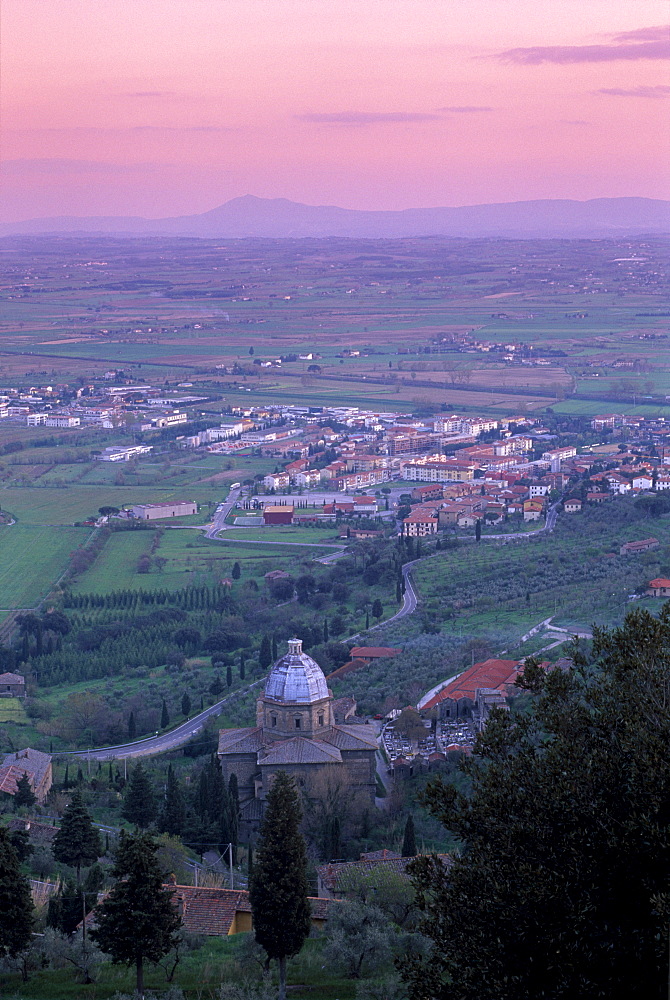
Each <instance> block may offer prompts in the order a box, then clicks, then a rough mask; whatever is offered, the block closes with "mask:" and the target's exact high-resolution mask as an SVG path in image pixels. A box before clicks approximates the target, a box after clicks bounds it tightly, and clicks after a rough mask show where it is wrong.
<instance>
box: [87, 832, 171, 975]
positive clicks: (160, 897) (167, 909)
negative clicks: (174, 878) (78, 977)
mask: <svg viewBox="0 0 670 1000" xmlns="http://www.w3.org/2000/svg"><path fill="white" fill-rule="evenodd" d="M156 852H157V845H156V843H155V842H154V841H153V840H152V838H151V837H150V836H149V834H147V833H138V834H136V835H134V836H128V835H127V834H125V833H123V832H122V834H121V840H120V842H119V848H118V851H117V853H116V860H115V864H114V868H113V870H112V874H113V876H114V878H115V879H116V880H117V881H116V883H115V885H114V887H113V889H112V890H111V892H110V893H109V895H108V896H107V897H106V898H105V899H104V900H103V901H102V903H100V904H99V905H98V906H97V907H96V908H95V911H94V912H95V921H96V927H95V929H94V930H93V931H91V937H92V938H93V940H94V941H95V942H96V943H97V944H98V946H99V947H100V948H101V949H102V950H103V951H105V952H107V954H108V955H111V957H112V961H113V962H115V963H118V964H122V965H129V966H130V965H134V966H135V968H136V970H137V992H138V993H139V994H142V992H143V989H144V962H145V961H149V962H158V961H159V960H160V959H161V958H162V957H163V956H164V955H166V954H167V952H168V951H169V950H170V948H172V947H173V945H174V944H175V943H176V934H177V931H178V930H179V927H180V926H181V918H180V916H179V914H178V913H177V910H176V907H175V906H174V904H173V902H172V893H171V892H170V891H169V890H167V889H164V888H163V876H162V872H161V869H160V865H159V863H158V860H157V857H156Z"/></svg>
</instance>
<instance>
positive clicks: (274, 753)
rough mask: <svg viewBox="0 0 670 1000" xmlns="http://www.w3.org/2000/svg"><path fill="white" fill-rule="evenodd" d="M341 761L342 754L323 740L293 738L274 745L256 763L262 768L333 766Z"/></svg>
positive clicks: (301, 737)
mask: <svg viewBox="0 0 670 1000" xmlns="http://www.w3.org/2000/svg"><path fill="white" fill-rule="evenodd" d="M341 761H342V754H341V753H340V751H339V750H338V749H337V747H333V746H329V745H328V744H327V743H324V742H323V740H310V739H307V738H306V737H305V736H295V737H294V738H293V739H292V740H282V741H281V742H280V743H275V744H274V746H272V747H271V748H270V749H269V750H268V753H267V756H265V757H263V758H261V759H260V760H259V761H258V763H259V764H260V765H261V767H262V766H263V765H264V764H273V765H274V764H335V763H340V762H341Z"/></svg>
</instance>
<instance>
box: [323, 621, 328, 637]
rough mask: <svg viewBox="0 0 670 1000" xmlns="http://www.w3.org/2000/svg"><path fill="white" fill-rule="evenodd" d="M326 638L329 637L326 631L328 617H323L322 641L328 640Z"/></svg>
mask: <svg viewBox="0 0 670 1000" xmlns="http://www.w3.org/2000/svg"><path fill="white" fill-rule="evenodd" d="M328 639H329V633H328V619H327V618H324V619H323V641H324V642H328Z"/></svg>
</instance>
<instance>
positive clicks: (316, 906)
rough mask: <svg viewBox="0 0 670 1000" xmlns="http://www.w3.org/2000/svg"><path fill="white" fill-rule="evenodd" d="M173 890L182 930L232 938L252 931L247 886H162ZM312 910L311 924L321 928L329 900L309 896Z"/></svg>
mask: <svg viewBox="0 0 670 1000" xmlns="http://www.w3.org/2000/svg"><path fill="white" fill-rule="evenodd" d="M164 888H166V889H171V890H172V901H173V903H174V905H175V906H176V908H177V912H178V913H179V915H180V917H181V919H182V924H183V927H184V930H186V931H187V932H188V933H189V934H204V935H205V936H206V937H231V936H232V935H233V934H243V933H245V932H246V931H251V930H253V920H252V916H251V903H250V902H249V893H248V892H247V890H246V889H209V888H206V887H204V886H193V885H175V884H174V883H169V884H168V885H166V886H164ZM308 901H309V904H310V909H311V911H312V927H314V929H315V930H322V928H323V925H324V924H325V922H326V920H327V919H328V909H329V907H330V906H331V905H332V900H330V899H317V898H314V897H308Z"/></svg>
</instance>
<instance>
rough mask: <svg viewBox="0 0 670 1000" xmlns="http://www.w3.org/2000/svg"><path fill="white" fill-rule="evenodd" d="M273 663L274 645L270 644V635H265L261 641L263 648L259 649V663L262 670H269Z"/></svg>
mask: <svg viewBox="0 0 670 1000" xmlns="http://www.w3.org/2000/svg"><path fill="white" fill-rule="evenodd" d="M271 663H272V646H271V644H270V637H269V636H268V635H264V636H263V639H262V641H261V648H260V649H259V651H258V665H259V667H260V668H261V670H267V669H268V667H269V666H270V664H271Z"/></svg>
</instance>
